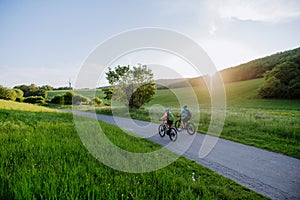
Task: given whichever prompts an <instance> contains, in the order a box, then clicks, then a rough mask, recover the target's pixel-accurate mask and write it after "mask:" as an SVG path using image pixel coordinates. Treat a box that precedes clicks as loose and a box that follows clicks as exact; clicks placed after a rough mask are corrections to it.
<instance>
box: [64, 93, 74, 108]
mask: <svg viewBox="0 0 300 200" xmlns="http://www.w3.org/2000/svg"><path fill="white" fill-rule="evenodd" d="M74 96H75V93H74V92H73V91H68V92H67V93H66V94H64V95H63V104H66V105H72V99H73V97H74Z"/></svg>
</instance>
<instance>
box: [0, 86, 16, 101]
mask: <svg viewBox="0 0 300 200" xmlns="http://www.w3.org/2000/svg"><path fill="white" fill-rule="evenodd" d="M16 98H17V94H16V92H15V91H14V90H12V89H8V88H6V87H3V86H1V85H0V99H4V100H11V101H15V100H16Z"/></svg>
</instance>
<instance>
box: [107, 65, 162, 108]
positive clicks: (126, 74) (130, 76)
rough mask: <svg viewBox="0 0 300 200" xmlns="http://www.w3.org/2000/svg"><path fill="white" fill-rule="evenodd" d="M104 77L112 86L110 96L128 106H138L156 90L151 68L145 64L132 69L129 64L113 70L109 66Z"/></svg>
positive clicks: (146, 100) (145, 101)
mask: <svg viewBox="0 0 300 200" xmlns="http://www.w3.org/2000/svg"><path fill="white" fill-rule="evenodd" d="M106 78H107V80H108V82H109V83H110V84H111V85H112V86H114V89H113V94H112V97H113V98H114V99H115V100H118V101H121V102H122V103H124V104H125V105H126V106H128V107H130V108H140V107H141V106H143V105H144V104H145V103H147V102H149V101H150V100H151V99H152V98H153V96H154V94H155V92H156V85H155V82H154V79H153V73H152V70H151V69H149V68H148V67H147V66H146V65H139V66H138V67H133V68H132V69H130V67H129V66H123V67H120V66H117V67H116V68H115V70H112V69H111V68H109V71H108V72H107V73H106Z"/></svg>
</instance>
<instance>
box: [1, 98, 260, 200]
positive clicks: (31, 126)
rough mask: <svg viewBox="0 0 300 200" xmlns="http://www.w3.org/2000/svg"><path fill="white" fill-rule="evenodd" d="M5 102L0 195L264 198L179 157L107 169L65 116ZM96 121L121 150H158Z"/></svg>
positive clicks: (2, 103)
mask: <svg viewBox="0 0 300 200" xmlns="http://www.w3.org/2000/svg"><path fill="white" fill-rule="evenodd" d="M11 103H12V102H3V101H1V104H0V144H1V146H0V155H1V156H0V199H265V198H264V197H263V196H261V195H259V194H257V193H255V192H253V191H250V190H249V189H246V188H244V187H242V186H240V185H238V184H236V183H234V182H233V181H231V180H229V179H226V178H224V177H222V176H220V175H218V174H216V173H214V172H212V171H210V170H208V169H206V168H204V167H201V166H200V165H198V164H196V163H195V162H193V161H190V160H187V159H185V158H182V157H180V158H179V159H178V160H177V161H176V162H174V163H173V164H171V165H169V166H168V167H166V168H164V169H160V170H157V171H155V172H151V173H141V174H132V173H125V172H120V171H116V170H113V169H111V168H109V167H107V166H105V165H103V164H102V163H101V162H99V161H97V160H96V159H95V158H94V157H93V156H91V154H90V153H89V152H87V151H86V149H85V148H84V146H83V145H82V143H81V141H80V139H79V137H78V135H77V133H76V129H75V125H74V123H73V118H72V115H71V114H67V113H58V112H47V111H46V112H45V111H43V112H40V111H38V110H39V108H40V107H38V106H33V107H32V106H31V105H25V104H22V105H21V104H15V103H13V105H11V106H10V107H11V108H13V107H14V106H16V107H17V108H15V109H8V108H7V105H8V104H11ZM4 104H5V105H6V106H3V105H4ZM27 106H29V107H30V109H28V108H26V107H27ZM31 109H33V110H31ZM42 109H44V108H42ZM47 110H48V109H47ZM100 124H101V127H102V129H103V130H104V132H105V133H106V134H107V136H108V137H109V138H110V139H111V140H112V141H113V142H114V143H115V144H116V145H118V146H121V147H123V148H125V149H126V148H127V149H128V150H132V151H137V152H151V151H154V150H155V149H157V148H160V147H159V146H158V145H156V144H154V143H152V142H150V141H148V140H145V139H139V138H135V137H132V136H129V135H127V134H125V133H123V132H122V131H121V130H120V129H118V128H116V127H112V126H111V125H107V124H105V123H102V122H100ZM192 172H194V173H195V176H194V178H195V181H193V179H192Z"/></svg>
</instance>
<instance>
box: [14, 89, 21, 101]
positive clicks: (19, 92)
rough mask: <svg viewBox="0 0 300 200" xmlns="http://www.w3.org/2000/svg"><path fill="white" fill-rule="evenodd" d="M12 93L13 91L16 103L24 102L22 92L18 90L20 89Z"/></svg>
mask: <svg viewBox="0 0 300 200" xmlns="http://www.w3.org/2000/svg"><path fill="white" fill-rule="evenodd" d="M13 90H14V91H15V93H16V101H18V102H23V100H24V97H23V95H24V92H23V91H22V90H20V89H16V88H15V89H13Z"/></svg>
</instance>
